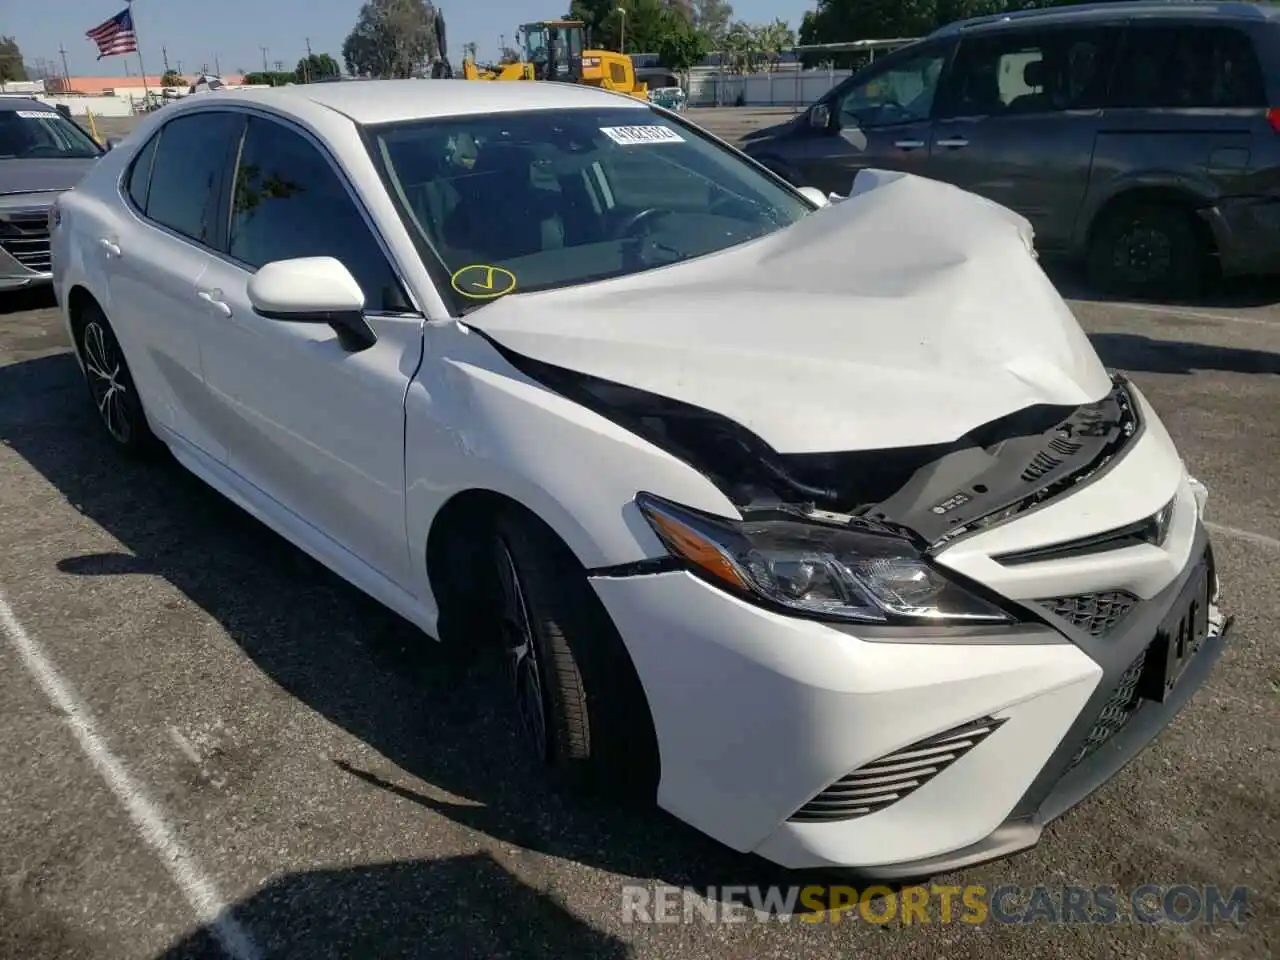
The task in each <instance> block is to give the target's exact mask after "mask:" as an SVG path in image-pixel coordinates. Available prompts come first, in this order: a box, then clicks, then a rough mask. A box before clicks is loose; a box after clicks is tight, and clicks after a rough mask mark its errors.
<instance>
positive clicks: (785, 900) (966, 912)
mask: <svg viewBox="0 0 1280 960" xmlns="http://www.w3.org/2000/svg"><path fill="white" fill-rule="evenodd" d="M1247 906H1248V891H1247V890H1246V889H1245V888H1244V887H1234V888H1231V889H1227V888H1220V887H1214V886H1192V885H1190V884H1173V885H1168V886H1160V885H1156V884H1144V885H1142V886H1138V887H1134V888H1132V889H1121V888H1119V887H1114V886H1073V885H1064V886H1060V887H1049V886H1035V887H1019V886H1012V885H1007V886H998V887H987V886H985V885H982V884H970V885H968V886H943V885H936V884H935V885H931V886H911V887H903V888H901V889H898V890H893V889H890V888H889V887H886V886H880V885H877V886H869V887H865V888H857V887H851V886H822V885H816V884H815V885H812V886H805V887H798V886H793V887H754V886H723V887H709V888H706V889H705V890H701V891H699V890H692V889H688V888H685V887H676V886H662V885H658V886H624V887H623V888H622V922H623V923H695V922H710V923H743V922H747V921H750V920H756V921H760V922H783V923H787V922H794V923H877V924H886V923H898V924H901V925H904V926H905V925H909V924H930V923H943V924H946V923H966V924H981V923H1004V924H1031V923H1085V924H1114V923H1146V924H1157V923H1173V924H1192V923H1202V924H1204V923H1207V924H1216V923H1227V922H1231V923H1236V924H1240V923H1244V922H1245V920H1246V919H1247V913H1248V910H1247Z"/></svg>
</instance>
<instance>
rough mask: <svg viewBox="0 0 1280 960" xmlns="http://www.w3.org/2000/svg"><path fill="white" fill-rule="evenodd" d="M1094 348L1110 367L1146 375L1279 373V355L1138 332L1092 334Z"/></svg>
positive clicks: (1090, 339)
mask: <svg viewBox="0 0 1280 960" xmlns="http://www.w3.org/2000/svg"><path fill="white" fill-rule="evenodd" d="M1089 341H1090V342H1091V343H1092V344H1093V349H1094V350H1096V351H1097V353H1098V356H1099V357H1100V358H1101V359H1102V362H1103V363H1104V364H1106V365H1107V366H1108V367H1116V368H1118V369H1120V370H1127V371H1130V372H1143V373H1178V374H1190V373H1195V372H1196V371H1197V370H1220V371H1223V372H1226V373H1280V354H1276V353H1272V352H1270V351H1268V350H1252V349H1249V348H1247V347H1218V346H1210V345H1208V344H1203V343H1191V342H1188V341H1186V340H1156V339H1153V338H1151V337H1144V336H1141V335H1139V334H1136V333H1093V334H1090V335H1089Z"/></svg>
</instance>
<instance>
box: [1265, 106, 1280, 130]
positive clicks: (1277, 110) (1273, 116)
mask: <svg viewBox="0 0 1280 960" xmlns="http://www.w3.org/2000/svg"><path fill="white" fill-rule="evenodd" d="M1267 123H1269V124H1271V129H1272V130H1274V131H1275V132H1276V133H1280V107H1271V108H1270V109H1269V110H1267Z"/></svg>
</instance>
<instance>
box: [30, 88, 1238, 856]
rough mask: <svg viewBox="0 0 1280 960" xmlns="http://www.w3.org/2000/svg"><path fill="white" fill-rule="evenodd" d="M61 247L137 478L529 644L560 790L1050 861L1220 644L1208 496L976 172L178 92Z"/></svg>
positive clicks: (57, 225)
mask: <svg viewBox="0 0 1280 960" xmlns="http://www.w3.org/2000/svg"><path fill="white" fill-rule="evenodd" d="M51 221H52V225H53V264H54V274H55V285H56V290H57V295H58V299H59V302H60V304H61V307H62V311H63V316H64V318H65V322H66V326H67V329H68V331H69V333H70V335H71V336H72V338H73V340H74V343H75V355H76V357H77V359H78V361H79V363H80V365H81V367H82V369H83V371H84V374H85V379H86V381H87V383H88V387H89V393H90V396H91V397H92V400H93V402H94V404H95V405H96V407H97V409H98V410H99V411H100V413H101V418H102V423H103V426H104V427H105V430H106V435H107V436H109V437H110V438H111V439H112V441H114V443H115V444H116V445H117V446H118V447H119V448H120V449H121V450H122V451H123V452H125V453H127V454H145V453H149V452H152V451H155V450H157V449H161V448H167V449H168V450H170V451H172V453H173V455H174V456H175V457H176V458H177V460H178V461H179V462H181V463H182V464H183V465H184V466H186V467H187V468H188V469H190V470H191V471H192V472H193V473H195V474H196V475H198V476H199V477H201V478H203V479H204V480H205V481H207V482H208V483H209V484H210V485H211V486H213V487H214V488H216V489H217V490H219V491H221V492H222V493H223V494H225V495H226V496H227V497H229V498H230V499H231V500H233V501H234V502H236V503H238V504H240V505H241V506H242V507H243V508H244V509H246V510H247V511H249V512H250V513H252V514H253V515H254V516H256V517H258V518H259V519H260V520H261V521H262V522H264V523H265V524H267V525H268V526H270V527H272V528H274V529H275V530H276V531H278V532H279V533H281V534H282V535H284V536H285V537H287V538H289V539H290V540H291V541H293V542H294V543H295V544H297V545H298V546H299V547H300V548H301V549H303V550H305V551H306V552H308V553H309V554H311V555H312V556H314V557H316V558H317V559H318V560H319V561H321V562H322V563H324V564H326V565H328V566H329V567H331V568H332V569H333V570H335V571H337V573H339V574H340V575H341V576H343V577H344V578H346V579H347V580H349V581H350V582H351V583H353V584H355V585H356V586H357V587H359V588H360V589H361V590H364V591H366V592H367V593H369V594H370V595H372V596H373V597H375V598H377V599H378V600H380V601H382V602H383V603H385V604H386V605H387V606H388V607H390V608H392V609H393V610H395V611H397V612H399V613H400V614H401V615H403V616H404V617H406V618H407V619H408V620H410V621H412V622H413V623H414V624H415V625H416V626H417V627H419V628H421V630H422V631H423V633H424V634H425V635H427V636H429V637H435V638H438V639H440V640H441V641H443V642H446V643H451V644H459V645H462V646H464V647H465V646H468V645H478V644H481V643H488V642H497V643H501V644H503V645H505V648H506V649H507V651H508V652H509V654H510V656H509V663H510V665H511V675H510V683H511V687H512V691H513V711H512V723H513V724H516V723H518V724H519V725H520V727H521V728H522V729H523V730H524V731H525V732H526V733H527V735H528V742H529V744H530V749H531V750H533V751H535V752H536V754H537V755H538V756H539V757H540V758H542V759H543V760H544V761H546V763H547V764H548V766H549V767H550V768H551V769H552V770H553V771H556V772H558V773H559V774H563V775H565V776H566V777H568V778H569V779H571V780H572V781H574V782H575V783H578V784H581V785H583V786H586V787H588V788H592V789H606V790H609V791H611V792H613V793H614V794H616V795H620V796H622V797H626V798H631V799H639V800H642V801H647V802H656V803H657V804H658V805H660V806H661V807H663V808H665V809H666V810H668V811H670V812H671V813H672V814H674V815H676V816H677V817H680V818H682V819H683V820H685V821H687V822H688V823H690V824H692V825H694V826H695V827H697V828H699V829H701V830H703V831H705V832H706V833H708V834H710V835H712V836H714V837H715V838H717V839H719V840H720V841H722V842H723V843H725V844H727V845H729V846H731V847H733V848H735V849H737V850H741V851H754V852H756V853H757V854H759V855H761V856H763V857H766V858H768V859H771V860H773V861H775V862H777V863H780V864H783V865H786V866H789V867H813V866H829V865H840V866H851V867H860V868H865V869H867V870H868V871H870V872H872V873H875V874H876V875H878V876H880V877H884V878H892V877H917V876H922V875H927V874H930V873H933V872H939V871H944V870H949V869H952V868H955V867H959V866H963V865H965V864H969V863H974V862H978V861H981V860H984V859H991V858H995V857H999V856H1003V855H1005V854H1008V853H1011V852H1013V851H1016V850H1019V849H1023V848H1026V847H1029V846H1031V845H1033V844H1034V843H1036V841H1037V839H1038V837H1039V835H1040V832H1041V830H1042V828H1043V826H1044V825H1045V824H1046V823H1047V822H1049V821H1050V820H1052V819H1053V818H1054V817H1056V816H1057V815H1059V814H1060V813H1062V812H1063V811H1064V810H1066V809H1068V808H1069V807H1071V806H1072V805H1073V804H1075V803H1076V802H1077V801H1079V800H1080V799H1081V798H1082V797H1084V796H1085V795H1086V794H1088V793H1089V792H1091V791H1092V790H1093V789H1095V788H1096V787H1097V786H1098V785H1100V784H1101V783H1102V782H1103V781H1104V780H1106V779H1107V778H1108V777H1110V776H1111V775H1112V774H1113V773H1115V772H1116V771H1117V770H1118V769H1119V768H1120V767H1121V766H1122V765H1123V764H1124V763H1126V762H1127V761H1128V760H1129V759H1130V758H1131V757H1133V756H1134V754H1136V753H1137V752H1138V751H1139V750H1140V749H1141V748H1142V747H1143V746H1145V745H1146V744H1147V743H1148V742H1149V741H1150V740H1151V739H1152V738H1153V737H1154V736H1155V735H1156V733H1157V732H1158V731H1159V730H1160V729H1161V728H1162V727H1163V726H1164V725H1165V724H1166V723H1167V722H1168V721H1169V720H1170V719H1171V718H1172V717H1173V715H1174V714H1175V713H1176V712H1177V711H1178V709H1179V708H1180V707H1181V706H1182V705H1183V704H1184V703H1185V702H1186V701H1187V699H1188V698H1189V697H1190V695H1191V694H1192V692H1193V691H1194V690H1195V689H1196V688H1197V687H1198V686H1199V685H1200V684H1201V683H1202V682H1203V681H1204V679H1205V677H1206V676H1207V674H1208V673H1209V671H1210V668H1211V666H1212V664H1213V663H1214V661H1215V659H1216V658H1217V656H1218V655H1219V653H1220V652H1221V650H1222V648H1223V644H1224V642H1225V637H1226V635H1227V627H1228V625H1229V620H1228V619H1227V618H1225V617H1224V616H1223V615H1222V613H1221V612H1220V611H1219V609H1218V607H1217V604H1216V599H1217V576H1216V573H1215V571H1214V565H1213V554H1212V550H1211V548H1210V544H1209V542H1208V539H1207V537H1206V533H1205V528H1204V525H1203V522H1202V517H1201V515H1202V509H1203V501H1204V495H1205V491H1204V488H1203V487H1201V486H1200V485H1199V484H1197V483H1196V482H1195V481H1194V480H1193V479H1192V478H1190V477H1189V476H1188V474H1187V471H1186V469H1185V467H1184V465H1183V462H1182V460H1181V459H1180V457H1179V455H1178V452H1177V450H1176V449H1175V448H1174V445H1173V443H1172V442H1171V441H1170V438H1169V435H1168V434H1167V433H1166V431H1165V428H1164V426H1163V425H1162V424H1161V422H1160V420H1159V418H1158V417H1157V416H1156V414H1155V412H1154V411H1153V410H1152V409H1151V407H1150V406H1149V405H1148V403H1147V401H1146V400H1145V399H1144V398H1143V396H1142V394H1141V393H1140V392H1139V391H1138V390H1137V389H1136V388H1135V387H1134V386H1133V384H1131V383H1129V382H1127V381H1126V380H1125V379H1124V378H1123V377H1122V376H1118V375H1113V374H1111V373H1109V372H1108V371H1107V370H1106V369H1105V368H1104V367H1103V365H1102V363H1101V362H1100V361H1099V359H1098V357H1097V355H1096V354H1095V353H1094V351H1093V349H1092V347H1091V345H1090V343H1089V341H1088V339H1087V338H1086V337H1085V335H1084V333H1083V332H1082V331H1081V329H1080V327H1079V326H1078V324H1077V323H1076V320H1075V319H1074V317H1073V316H1072V314H1071V312H1070V310H1069V309H1068V308H1067V306H1066V305H1065V304H1064V303H1063V301H1062V300H1061V298H1060V297H1059V296H1058V294H1057V293H1056V292H1055V290H1054V288H1053V287H1052V285H1051V284H1050V283H1049V281H1048V279H1047V278H1046V277H1045V275H1044V273H1043V272H1042V271H1041V269H1040V267H1039V266H1038V264H1037V263H1036V261H1035V259H1034V254H1033V251H1032V242H1031V236H1030V232H1029V230H1028V228H1027V224H1026V222H1025V221H1024V220H1022V219H1021V218H1019V217H1017V216H1015V215H1013V214H1011V213H1010V212H1009V211H1008V210H1005V209H1004V208H1002V207H998V206H995V205H994V204H991V203H989V202H987V201H984V200H980V199H978V198H976V197H974V196H972V195H971V194H968V193H965V192H962V191H960V190H958V189H956V188H953V187H949V186H946V185H943V184H940V183H936V182H933V181H928V180H923V179H919V178H915V177H911V176H906V175H892V174H890V175H885V174H883V173H879V172H874V171H873V172H868V173H867V174H866V175H860V176H859V178H858V180H857V182H855V184H854V189H853V190H852V191H851V193H850V196H849V197H848V198H847V199H844V200H842V201H841V202H839V203H835V204H830V205H828V204H826V202H825V201H824V199H823V198H822V197H821V196H820V195H818V194H816V192H815V191H797V190H795V189H793V188H791V187H790V186H788V185H787V184H785V183H783V182H782V181H781V180H779V179H778V178H776V177H775V176H773V175H772V174H770V173H769V172H767V171H766V170H764V169H763V168H762V167H759V166H757V165H756V164H754V163H753V162H752V161H750V160H748V159H746V158H745V157H744V156H743V155H741V154H740V153H738V152H736V151H735V150H733V149H731V148H730V147H728V146H727V145H725V144H724V143H722V142H720V141H718V140H716V139H714V138H712V137H710V136H708V135H707V134H706V133H704V132H703V131H701V130H700V129H699V128H698V127H696V126H694V125H692V124H691V123H689V122H688V121H687V120H685V119H684V118H683V117H681V116H677V115H675V114H672V113H669V112H666V111H663V110H660V109H657V108H655V107H653V106H652V105H649V104H646V103H644V102H642V101H639V100H636V99H634V98H629V97H622V96H617V95H614V94H610V93H608V92H604V91H600V90H596V89H592V88H588V87H582V86H570V85H564V84H542V83H468V82H466V81H443V80H442V81H434V82H430V83H426V82H422V81H388V82H371V83H358V84H317V85H308V86H298V87H291V88H282V89H275V90H261V91H241V92H237V93H234V94H232V93H225V92H216V91H215V92H211V93H209V94H207V95H204V96H200V97H192V98H190V99H189V100H184V101H182V102H180V103H177V104H174V105H172V106H169V107H167V108H166V109H165V110H163V111H159V112H158V113H156V114H155V115H153V116H151V117H149V118H147V119H146V120H144V121H143V123H142V125H141V126H140V127H139V128H138V130H137V131H136V132H134V133H133V134H132V135H131V136H130V137H129V138H128V140H127V141H126V142H125V143H124V144H123V145H122V146H120V147H119V148H117V149H116V150H114V151H112V152H111V153H109V154H108V155H107V156H106V157H105V158H104V159H103V160H102V161H100V163H99V164H98V165H97V166H96V167H95V169H94V170H93V171H92V173H91V174H90V175H89V176H88V178H87V179H86V180H85V181H84V182H83V183H82V185H81V186H80V187H79V188H77V189H76V190H74V191H72V192H70V193H68V194H65V195H64V196H63V197H62V199H61V200H60V201H59V202H58V204H57V207H56V209H55V211H54V213H53V214H52V216H51ZM334 682H335V683H340V682H341V678H337V677H335V678H334ZM423 709H424V710H427V709H430V706H429V704H425V703H424V704H423ZM500 775H501V774H500V772H498V771H495V776H500ZM1169 799H1170V802H1171V803H1175V802H1177V798H1176V797H1173V796H1171V797H1170V798H1169ZM1141 828H1142V825H1141V824H1139V823H1134V824H1133V829H1134V830H1135V831H1136V830H1140V829H1141Z"/></svg>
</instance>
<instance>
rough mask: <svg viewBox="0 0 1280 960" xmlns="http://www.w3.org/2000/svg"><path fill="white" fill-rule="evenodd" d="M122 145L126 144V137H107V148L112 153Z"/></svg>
mask: <svg viewBox="0 0 1280 960" xmlns="http://www.w3.org/2000/svg"><path fill="white" fill-rule="evenodd" d="M122 143H124V137H107V143H106V148H107V150H108V151H111V150H114V149H115V148H116V147H118V146H120V144H122Z"/></svg>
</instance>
